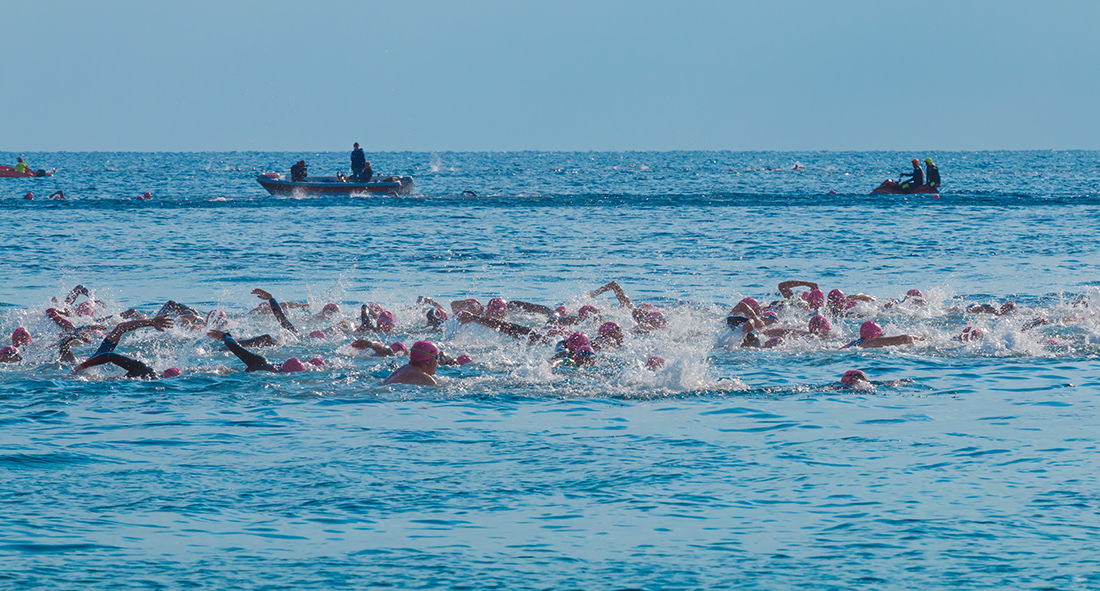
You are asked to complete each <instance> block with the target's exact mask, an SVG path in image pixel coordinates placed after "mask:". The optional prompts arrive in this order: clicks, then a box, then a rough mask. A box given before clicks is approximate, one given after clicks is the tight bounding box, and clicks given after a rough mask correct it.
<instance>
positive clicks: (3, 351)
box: [0, 345, 19, 361]
mask: <svg viewBox="0 0 1100 591" xmlns="http://www.w3.org/2000/svg"><path fill="white" fill-rule="evenodd" d="M11 360H15V361H18V360H19V349H17V348H15V347H13V346H11V345H4V346H3V347H0V361H11Z"/></svg>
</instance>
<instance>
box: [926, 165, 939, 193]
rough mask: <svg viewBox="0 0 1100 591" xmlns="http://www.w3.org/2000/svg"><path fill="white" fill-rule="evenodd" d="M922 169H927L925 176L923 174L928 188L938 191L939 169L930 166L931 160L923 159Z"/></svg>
mask: <svg viewBox="0 0 1100 591" xmlns="http://www.w3.org/2000/svg"><path fill="white" fill-rule="evenodd" d="M924 167H925V168H926V169H928V172H927V174H925V178H926V179H927V180H928V186H929V187H932V188H933V189H939V188H940V169H939V168H937V167H936V165H935V164H932V159H931V158H925V159H924Z"/></svg>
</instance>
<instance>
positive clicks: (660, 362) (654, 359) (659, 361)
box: [645, 355, 665, 371]
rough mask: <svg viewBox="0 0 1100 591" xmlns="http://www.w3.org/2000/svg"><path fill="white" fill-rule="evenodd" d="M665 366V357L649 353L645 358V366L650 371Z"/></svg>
mask: <svg viewBox="0 0 1100 591" xmlns="http://www.w3.org/2000/svg"><path fill="white" fill-rule="evenodd" d="M664 366H665V358H664V357H661V356H660V355H650V356H649V357H647V358H646V360H645V368H646V369H648V370H650V371H657V370H658V369H661V368H662V367H664Z"/></svg>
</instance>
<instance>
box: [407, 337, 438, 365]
mask: <svg viewBox="0 0 1100 591" xmlns="http://www.w3.org/2000/svg"><path fill="white" fill-rule="evenodd" d="M437 355H439V347H436V346H435V345H434V344H432V343H431V341H416V342H415V343H413V346H412V347H411V348H410V349H409V361H417V362H422V361H429V360H431V359H435V358H436V356H437Z"/></svg>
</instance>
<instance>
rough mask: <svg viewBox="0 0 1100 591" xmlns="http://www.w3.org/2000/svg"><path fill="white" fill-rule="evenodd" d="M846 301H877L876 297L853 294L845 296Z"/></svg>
mask: <svg viewBox="0 0 1100 591" xmlns="http://www.w3.org/2000/svg"><path fill="white" fill-rule="evenodd" d="M844 299H847V300H859V301H861V302H873V301H875V297H874V296H869V295H867V294H865V293H853V294H851V295H848V296H845V297H844Z"/></svg>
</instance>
